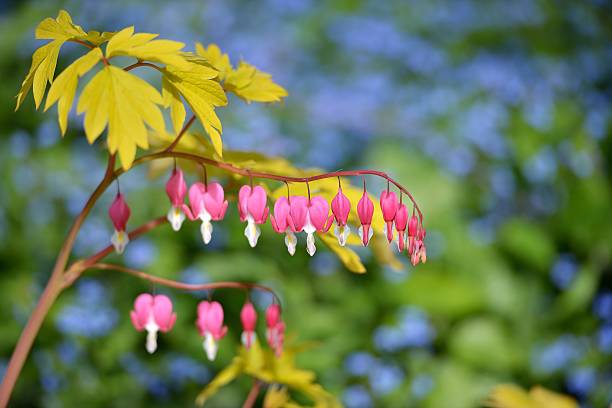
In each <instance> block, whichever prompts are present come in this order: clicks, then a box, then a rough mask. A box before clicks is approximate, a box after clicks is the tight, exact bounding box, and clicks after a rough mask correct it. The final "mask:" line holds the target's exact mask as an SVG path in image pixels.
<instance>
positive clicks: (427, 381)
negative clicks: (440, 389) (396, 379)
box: [410, 374, 434, 399]
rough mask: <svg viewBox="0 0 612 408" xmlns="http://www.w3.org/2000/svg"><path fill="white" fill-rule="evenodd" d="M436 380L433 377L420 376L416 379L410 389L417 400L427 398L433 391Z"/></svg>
mask: <svg viewBox="0 0 612 408" xmlns="http://www.w3.org/2000/svg"><path fill="white" fill-rule="evenodd" d="M433 386H434V380H433V378H431V376H429V375H426V374H420V375H417V376H416V377H414V379H413V380H412V384H411V386H410V389H411V391H412V394H413V395H414V396H415V397H416V398H417V399H422V398H425V397H426V396H427V395H428V394H429V393H430V392H431V390H432V389H433Z"/></svg>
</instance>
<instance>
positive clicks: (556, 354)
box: [0, 0, 612, 408]
mask: <svg viewBox="0 0 612 408" xmlns="http://www.w3.org/2000/svg"><path fill="white" fill-rule="evenodd" d="M59 8H66V9H67V10H68V11H69V12H70V13H71V14H72V16H73V19H74V21H75V22H76V23H77V24H80V25H83V26H84V27H85V28H87V29H99V30H108V31H111V30H117V29H120V28H123V27H125V26H128V25H132V24H134V25H135V26H136V29H137V30H138V31H148V32H155V33H161V35H162V36H164V37H166V38H170V39H175V40H180V41H184V42H186V43H187V44H189V48H192V47H193V43H194V41H202V42H204V43H209V42H215V43H217V44H219V45H220V47H221V48H222V49H223V50H224V51H226V52H228V53H229V54H230V56H231V57H232V58H233V61H234V62H237V61H238V59H239V58H240V57H243V58H244V59H245V60H247V61H249V62H251V63H253V64H254V65H256V66H257V67H259V68H261V69H263V70H265V71H268V72H271V73H272V74H273V76H274V78H275V80H276V81H277V82H279V83H280V84H282V85H283V86H285V87H286V88H287V89H288V91H289V97H288V98H287V100H286V102H285V103H283V104H281V105H279V106H265V105H256V104H254V105H247V104H244V103H242V102H241V101H239V100H237V99H232V100H231V101H230V105H229V106H228V107H227V108H224V109H220V110H219V113H220V115H221V117H222V120H223V123H224V140H225V146H226V148H229V149H244V150H255V151H261V152H265V153H268V154H275V155H276V154H278V155H283V156H285V157H288V158H290V159H292V160H293V161H294V162H296V163H298V164H300V165H304V166H320V167H322V168H325V169H328V170H334V169H339V168H344V169H347V168H362V167H369V168H377V169H382V170H384V171H387V172H389V173H391V174H392V175H393V176H395V177H396V178H397V179H399V180H400V181H401V182H402V183H403V184H404V185H406V186H408V188H410V189H411V190H412V191H413V192H414V195H415V196H416V198H417V200H418V201H419V202H420V203H421V206H422V208H423V210H424V212H425V216H426V226H427V228H428V237H427V245H428V250H429V251H428V255H429V262H428V263H427V264H426V265H425V266H419V267H418V268H415V269H413V268H412V267H410V266H409V263H408V262H406V260H403V262H404V263H405V267H404V269H403V270H402V271H399V272H398V271H392V270H387V269H385V268H381V267H380V266H378V265H377V264H376V262H375V261H374V259H371V258H368V257H369V255H368V251H362V252H360V254H361V255H362V256H363V257H365V259H366V262H367V267H368V270H369V272H368V274H366V275H355V274H352V273H350V272H349V271H347V270H346V269H345V268H344V267H343V266H342V265H341V264H340V263H339V261H338V260H337V259H336V258H335V257H334V256H333V255H331V254H330V253H329V252H327V251H325V250H320V251H318V252H317V254H316V256H314V257H313V258H310V257H308V256H307V254H306V253H305V251H302V250H301V249H300V250H299V251H298V253H297V254H296V256H295V257H293V258H291V257H289V256H288V255H286V253H285V250H284V245H283V242H282V238H281V237H279V236H277V235H275V234H274V233H273V232H272V230H271V228H270V227H269V226H268V227H266V228H265V229H264V232H263V236H262V238H261V239H260V243H259V245H258V247H257V249H255V250H252V249H250V248H249V247H248V245H247V242H246V240H245V239H244V237H243V236H242V228H243V227H242V225H241V224H240V223H239V222H238V220H237V214H236V211H235V209H232V211H231V212H230V213H229V214H228V217H227V219H226V221H224V222H223V223H220V224H217V225H215V236H214V238H213V242H212V243H211V245H210V246H208V247H204V245H203V244H202V242H201V238H200V236H199V230H198V226H197V225H196V224H190V225H187V226H186V227H185V228H184V229H183V230H182V232H181V233H180V234H174V233H172V232H171V231H170V229H169V228H162V229H160V230H158V231H155V232H153V233H151V234H150V235H148V236H147V237H146V238H140V239H138V240H137V241H134V242H133V243H131V244H130V245H129V246H128V248H127V250H126V253H125V255H124V256H123V258H117V259H114V260H115V261H118V262H123V263H125V264H126V265H128V266H131V267H136V268H141V269H145V270H147V271H149V272H151V273H154V274H157V275H161V276H167V277H172V278H175V279H180V280H184V281H189V282H203V281H209V280H210V281H212V280H220V279H223V280H227V279H238V280H253V281H258V282H261V283H266V284H269V285H271V286H273V287H274V288H275V289H277V290H278V292H279V293H280V295H281V297H282V299H283V302H284V305H285V308H284V311H285V318H286V321H287V324H288V330H289V332H290V333H293V334H294V335H295V338H296V339H297V341H315V342H317V344H318V347H316V348H314V349H311V350H309V351H308V352H306V353H305V354H304V355H302V357H301V358H300V359H299V361H300V363H301V365H302V366H303V367H305V368H310V369H313V370H315V371H316V373H317V375H318V378H319V380H320V382H321V383H322V384H323V385H324V386H325V387H326V388H327V389H329V390H330V391H332V392H333V393H334V394H335V395H337V396H338V398H340V399H341V400H342V401H343V403H344V404H345V405H346V406H348V407H370V406H379V407H453V408H462V407H476V406H479V404H480V401H482V399H483V398H484V396H486V395H487V393H488V392H489V390H490V389H491V387H492V386H493V385H495V384H498V383H503V382H514V383H517V384H519V385H521V386H524V387H530V386H532V385H535V384H541V385H543V386H545V387H547V388H549V389H552V390H555V391H558V392H563V393H567V394H571V395H573V396H574V397H575V398H577V399H578V400H579V401H580V404H581V406H582V407H592V408H599V407H604V406H607V405H608V404H610V403H611V402H612V277H611V273H612V266H611V261H610V256H611V252H612V178H611V175H610V172H611V171H612V143H611V138H610V135H611V126H610V100H611V98H612V94H611V91H612V75H611V74H612V72H611V67H612V42H611V40H612V6H611V5H610V3H608V2H606V1H604V0H584V1H563V0H559V1H552V0H549V1H545V0H514V1H506V0H491V1H487V2H481V1H477V0H459V1H457V0H406V1H378V0H370V1H367V0H363V1H358V0H328V1H314V0H266V1H260V2H252V1H238V0H229V1H225V0H224V1H221V0H210V1H200V0H193V1H173V2H153V1H144V0H142V1H134V0H121V1H118V0H105V1H56V0H46V1H3V2H1V3H0V10H1V15H0V77H1V78H2V84H1V85H0V171H1V172H2V181H1V182H0V270H1V273H0V291H1V293H2V295H1V296H0V312H1V316H2V318H1V319H0V333H1V334H0V373H1V372H2V371H3V369H4V367H6V363H7V361H8V358H9V356H10V353H11V351H12V349H13V347H14V344H15V342H16V340H17V337H18V335H19V333H20V330H21V328H22V326H23V325H24V324H25V321H26V319H27V316H28V315H29V313H30V312H31V310H32V308H33V306H34V304H35V301H36V299H37V298H38V296H39V295H40V293H41V290H42V288H43V287H44V284H45V282H46V280H47V278H48V276H49V273H50V269H51V265H52V263H53V261H54V257H55V254H56V252H57V251H58V249H59V247H60V243H61V242H62V241H63V238H64V234H65V233H66V231H67V228H68V226H69V223H70V222H71V221H70V220H71V218H72V217H74V215H75V214H76V213H77V212H78V211H79V210H80V208H81V207H82V205H83V203H84V201H85V199H86V197H87V195H88V194H89V192H90V191H91V189H92V188H93V186H94V185H95V183H97V181H98V180H99V179H100V178H101V175H102V173H103V168H104V158H105V155H104V151H103V149H102V147H101V145H100V144H97V145H95V146H93V147H91V146H89V145H87V143H86V141H85V138H84V137H82V129H81V119H80V118H76V116H73V117H72V122H71V126H72V129H73V131H72V132H70V133H69V135H68V136H67V137H66V138H65V139H63V140H62V138H61V137H60V133H59V130H58V127H57V124H56V118H55V115H54V113H52V112H49V113H46V114H44V113H42V112H36V111H35V110H34V108H33V103H32V100H31V97H29V98H28V100H26V104H25V107H24V108H23V109H21V110H20V111H19V112H17V113H14V112H13V109H14V102H15V100H14V95H15V94H16V93H17V90H18V88H19V84H20V83H21V80H22V79H23V77H24V75H25V74H26V72H27V69H28V67H29V64H30V56H31V54H32V51H33V50H34V49H35V48H36V47H37V46H39V43H38V42H37V41H36V40H34V27H35V26H36V24H37V23H38V21H40V20H41V19H42V18H44V17H47V16H55V15H56V14H57V11H58V10H59ZM78 51H80V50H79V49H78V46H75V45H69V44H67V45H66V46H65V47H64V48H63V50H62V56H61V58H60V68H61V67H62V66H65V63H66V62H67V61H69V60H70V59H71V58H74V56H75V55H76V52H78ZM58 72H59V71H58ZM73 114H74V112H73ZM164 181H165V177H163V178H162V179H159V180H150V179H149V178H148V177H147V174H146V169H144V168H141V169H138V170H136V171H133V172H132V173H130V175H128V176H127V177H124V178H123V179H122V190H125V192H126V193H127V195H128V198H129V202H130V205H131V207H132V212H133V216H132V219H131V220H130V224H131V225H132V226H135V225H138V224H139V223H141V222H143V221H144V220H146V219H148V218H151V217H154V216H158V215H160V214H163V213H165V212H166V211H167V207H168V202H167V199H166V197H165V194H164V192H163V183H164ZM381 187H382V186H378V188H381ZM372 189H373V190H374V192H375V193H376V186H375V185H374V183H372ZM112 195H113V192H112V191H110V192H108V193H107V194H106V195H105V196H104V197H103V199H102V201H101V202H100V204H99V205H98V206H97V207H96V208H95V210H94V212H93V214H92V216H91V217H90V219H89V220H88V221H87V223H86V224H85V227H84V229H83V231H82V233H81V234H80V235H79V238H78V243H77V246H76V249H75V254H76V255H77V256H84V255H87V254H90V253H92V252H94V251H97V250H98V249H100V248H101V247H103V246H105V245H106V244H107V242H108V240H109V237H110V235H111V232H112V226H111V224H110V222H109V221H108V220H107V217H106V208H107V206H108V204H109V202H110V200H111V199H112ZM150 289H151V288H150V287H148V286H147V285H146V284H145V283H143V282H141V281H138V280H134V279H133V278H131V277H128V276H121V275H120V274H115V273H112V272H108V273H101V272H92V273H91V274H88V275H87V276H86V277H85V278H83V279H81V280H80V281H79V282H78V283H77V284H76V285H75V287H73V288H72V289H70V290H69V291H67V292H66V293H64V294H63V295H62V296H61V298H60V300H59V301H58V303H57V304H56V305H55V306H54V308H53V310H52V312H51V314H50V316H49V317H48V319H47V321H46V323H45V325H44V327H43V329H42V331H41V333H40V335H39V337H38V340H37V342H36V343H35V346H34V349H33V352H32V354H31V356H30V358H29V359H28V361H27V364H26V366H25V369H24V371H23V374H22V376H21V378H20V380H19V382H18V385H17V389H16V393H15V395H14V399H13V405H14V406H24V407H25V406H28V407H29V406H47V407H64V406H66V407H68V406H70V407H77V406H88V407H98V406H99V407H102V406H104V407H106V406H133V407H136V406H149V407H151V406H169V405H176V406H190V405H191V404H193V400H194V398H195V395H196V394H197V392H198V390H199V389H200V388H201V387H202V385H203V384H205V383H206V382H207V381H209V380H210V379H211V378H212V376H213V375H214V373H216V372H218V370H219V369H220V368H222V367H223V366H224V365H225V364H227V363H228V362H229V361H230V360H231V358H232V356H233V355H234V353H235V350H236V347H237V340H238V338H239V331H240V326H239V318H238V314H239V310H240V307H241V304H242V302H243V300H244V298H243V295H242V294H240V293H239V294H236V293H235V292H230V291H219V292H217V293H215V298H217V299H219V300H221V301H222V302H223V304H224V305H225V307H226V319H227V322H228V324H229V325H230V334H229V335H228V336H227V338H226V339H224V340H223V341H222V342H221V349H220V355H219V357H218V359H217V361H216V362H215V363H213V364H211V363H208V362H207V361H206V360H205V357H204V353H203V352H202V350H201V346H200V339H199V337H198V335H197V333H196V330H195V328H194V326H193V321H194V320H195V304H196V302H197V301H198V299H199V298H203V297H205V296H206V294H203V293H196V294H185V293H180V292H174V291H169V292H167V293H169V294H170V295H171V296H172V298H173V299H174V301H175V306H176V308H177V310H178V314H179V322H178V323H177V326H176V328H175V329H174V330H173V333H172V334H171V335H167V336H163V338H162V339H161V344H160V349H159V350H158V352H157V353H156V354H155V355H154V356H153V357H150V356H148V355H146V352H145V351H144V347H143V344H144V337H143V335H142V334H141V333H136V332H135V330H134V329H133V328H132V326H131V324H130V321H129V318H128V313H129V310H130V309H131V305H132V302H133V299H134V297H135V296H136V295H137V294H138V293H139V292H142V291H148V290H150ZM158 290H159V291H162V292H163V291H164V290H163V289H158ZM255 301H256V302H257V303H258V305H260V306H261V307H263V306H265V305H266V304H267V303H268V302H269V298H267V297H266V296H260V297H259V296H256V297H255ZM249 387H250V382H249V381H248V380H247V379H242V380H239V381H236V382H235V383H233V384H232V385H231V386H229V387H227V388H226V389H224V390H223V391H221V392H220V394H218V395H217V396H216V397H215V398H214V399H213V400H211V402H210V406H213V407H214V406H218V407H228V406H238V405H239V404H241V402H242V401H243V399H244V397H245V395H246V393H247V392H248V389H249Z"/></svg>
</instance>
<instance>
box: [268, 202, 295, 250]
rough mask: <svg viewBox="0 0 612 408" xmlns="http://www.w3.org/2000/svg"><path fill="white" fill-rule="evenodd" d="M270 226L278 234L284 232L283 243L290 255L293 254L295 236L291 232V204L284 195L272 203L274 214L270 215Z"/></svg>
mask: <svg viewBox="0 0 612 408" xmlns="http://www.w3.org/2000/svg"><path fill="white" fill-rule="evenodd" d="M270 221H271V222H272V228H273V229H274V231H276V232H278V233H279V234H283V233H284V234H285V245H286V246H287V251H289V253H290V254H291V255H293V254H295V246H296V245H297V238H296V236H295V234H294V232H293V229H294V228H293V227H292V225H293V220H292V219H291V205H290V204H289V200H287V198H286V197H280V198H279V199H278V200H276V203H274V215H271V216H270Z"/></svg>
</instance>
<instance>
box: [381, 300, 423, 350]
mask: <svg viewBox="0 0 612 408" xmlns="http://www.w3.org/2000/svg"><path fill="white" fill-rule="evenodd" d="M434 338H435V331H434V329H433V328H432V327H431V325H430V323H429V320H428V318H427V316H426V315H425V313H424V312H422V311H421V310H418V309H416V308H412V307H409V308H405V309H404V310H403V311H402V312H401V313H400V323H399V326H398V327H392V326H381V327H379V328H377V329H376V330H375V331H374V345H375V346H376V348H377V349H378V350H381V351H387V352H394V351H398V350H401V349H404V348H408V347H426V346H429V345H430V344H431V342H432V341H433V339H434Z"/></svg>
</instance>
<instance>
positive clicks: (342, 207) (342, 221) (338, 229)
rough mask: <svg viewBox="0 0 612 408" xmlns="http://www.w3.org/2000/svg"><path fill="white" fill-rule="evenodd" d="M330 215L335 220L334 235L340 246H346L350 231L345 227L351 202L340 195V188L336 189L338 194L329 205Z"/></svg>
mask: <svg viewBox="0 0 612 408" xmlns="http://www.w3.org/2000/svg"><path fill="white" fill-rule="evenodd" d="M331 208H332V213H333V214H334V218H335V219H336V226H335V227H334V235H336V238H338V243H339V244H340V246H345V245H346V240H347V239H348V236H349V234H350V233H351V229H350V228H349V226H348V225H347V221H348V216H349V213H350V212H351V202H350V201H349V199H348V197H347V196H345V195H344V194H343V193H342V187H338V194H336V196H335V197H334V199H333V200H332V203H331Z"/></svg>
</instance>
